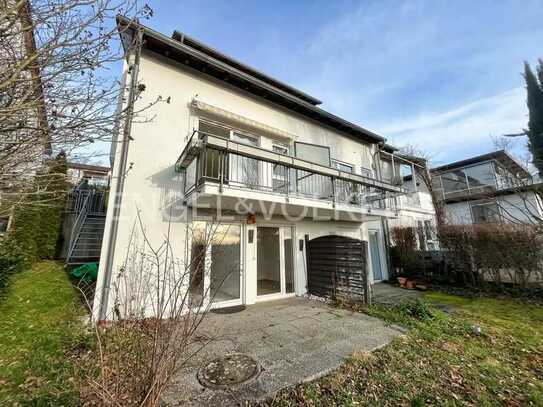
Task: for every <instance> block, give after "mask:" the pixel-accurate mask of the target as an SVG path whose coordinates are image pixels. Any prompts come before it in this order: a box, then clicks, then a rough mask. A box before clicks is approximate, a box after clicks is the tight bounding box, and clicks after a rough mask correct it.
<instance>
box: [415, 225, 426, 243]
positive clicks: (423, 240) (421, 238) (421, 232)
mask: <svg viewBox="0 0 543 407" xmlns="http://www.w3.org/2000/svg"><path fill="white" fill-rule="evenodd" d="M417 236H418V238H419V250H426V236H424V223H423V222H422V221H421V220H418V221H417Z"/></svg>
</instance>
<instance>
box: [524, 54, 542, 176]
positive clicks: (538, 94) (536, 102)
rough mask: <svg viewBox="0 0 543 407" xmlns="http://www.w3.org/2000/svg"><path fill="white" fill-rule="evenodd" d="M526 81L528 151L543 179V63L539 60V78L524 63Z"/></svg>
mask: <svg viewBox="0 0 543 407" xmlns="http://www.w3.org/2000/svg"><path fill="white" fill-rule="evenodd" d="M524 79H525V81H526V91H527V101H526V103H527V105H528V111H529V120H528V129H527V130H526V135H527V136H528V149H529V150H530V153H531V154H532V163H533V164H534V166H535V167H536V168H537V170H538V172H539V175H540V176H542V177H543V61H542V60H539V66H538V67H537V76H536V75H535V74H534V73H533V71H532V69H531V68H530V65H529V64H528V63H527V62H525V63H524Z"/></svg>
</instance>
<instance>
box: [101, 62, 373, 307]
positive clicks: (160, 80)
mask: <svg viewBox="0 0 543 407" xmlns="http://www.w3.org/2000/svg"><path fill="white" fill-rule="evenodd" d="M139 80H140V82H141V83H143V84H145V86H146V89H145V91H144V92H143V94H142V98H141V99H140V100H138V102H137V105H136V110H139V109H142V108H145V107H146V106H148V105H149V104H151V103H152V102H154V101H155V100H156V99H157V98H159V97H161V98H162V99H163V100H165V99H166V98H168V97H169V98H170V103H166V102H160V103H158V104H155V105H153V106H152V107H150V108H148V109H147V110H145V111H144V113H143V114H142V115H141V117H139V118H138V119H137V120H136V122H135V123H134V124H133V127H132V134H131V136H132V138H133V140H132V141H131V142H130V144H129V147H128V157H127V162H128V163H129V165H128V167H129V170H128V171H127V172H126V174H124V176H125V177H124V183H125V184H124V192H123V198H122V205H121V210H120V217H119V223H118V234H117V237H116V239H115V242H113V247H114V257H113V267H112V270H113V273H114V274H115V273H117V272H118V271H119V269H120V268H121V266H122V264H123V261H124V260H125V258H126V253H127V249H128V247H129V245H130V236H131V230H132V229H133V227H134V225H135V224H137V220H138V214H139V216H140V218H141V223H142V224H143V226H144V228H145V231H146V237H147V239H148V240H149V242H150V243H151V244H153V245H155V246H159V245H160V244H162V243H163V242H164V240H165V236H166V235H167V234H169V236H170V243H171V245H172V249H173V253H174V255H175V256H178V257H179V258H180V259H183V258H184V255H185V235H186V224H187V223H186V222H187V218H186V216H184V215H186V211H185V210H184V208H183V207H182V206H181V204H180V203H181V201H182V197H183V193H182V184H181V181H182V177H181V176H180V175H179V174H177V173H175V171H174V164H175V162H176V160H177V158H178V156H179V155H180V153H181V152H182V150H183V148H184V146H185V144H186V142H187V140H188V138H189V136H190V135H191V134H192V131H193V129H194V128H197V115H196V114H195V112H194V110H193V109H192V108H191V107H190V104H191V101H192V100H193V98H197V99H198V100H201V101H202V102H205V103H207V104H210V105H213V106H217V107H220V108H222V109H225V110H228V111H230V112H233V113H235V114H236V115H239V116H242V117H246V118H249V119H251V120H253V121H256V122H258V123H262V124H264V125H266V126H270V127H273V128H275V129H279V130H281V131H283V132H285V133H288V134H292V135H295V136H297V138H296V141H303V142H309V143H314V144H319V145H324V146H328V147H330V150H331V156H332V158H337V159H339V160H341V161H344V162H348V163H351V164H354V166H355V172H357V173H359V172H360V167H361V166H362V165H363V166H364V167H371V164H370V163H368V162H364V163H363V162H362V160H363V157H371V156H372V154H373V152H374V151H375V149H376V145H369V144H363V143H361V142H360V141H356V140H354V139H353V138H351V137H349V136H347V135H343V134H341V133H339V132H337V131H334V130H332V129H330V128H327V127H325V126H323V125H320V124H318V123H316V122H313V121H311V120H308V119H305V118H303V117H301V116H299V115H297V114H295V113H291V112H289V111H287V110H285V109H283V108H280V107H277V106H273V105H271V104H269V103H267V102H265V101H261V100H258V99H256V98H254V97H252V96H250V95H247V94H244V93H243V92H241V91H239V90H236V89H233V88H230V87H228V86H226V85H224V84H219V83H218V82H216V81H214V80H211V79H204V77H203V76H202V75H201V74H199V73H196V72H192V71H189V70H187V69H186V68H184V67H181V66H178V65H173V64H172V63H170V62H167V61H166V60H164V59H162V58H161V57H156V56H153V57H150V56H149V55H148V54H145V53H144V54H143V55H142V58H141V66H140V71H139ZM120 150H121V149H120V148H116V149H115V150H114V153H115V154H116V161H115V163H114V167H115V168H117V169H118V167H117V166H118V165H119V154H120ZM115 168H114V169H113V171H112V173H113V174H116V173H117V171H116V170H115ZM116 182H117V180H113V182H112V186H111V188H112V191H114V188H115V185H116ZM113 203H114V197H113V194H111V197H110V202H109V208H108V221H111V215H112V214H111V209H112V206H113ZM110 229H111V227H110V226H106V234H107V233H108V231H109V230H110ZM332 232H334V233H336V232H337V233H342V234H352V235H355V236H356V237H357V238H360V237H361V234H362V237H363V238H364V239H367V233H366V232H363V228H361V226H360V224H358V225H356V224H355V225H352V224H351V225H348V226H346V225H341V224H335V223H333V222H329V223H327V224H326V225H323V224H321V223H315V222H308V223H305V222H300V223H299V224H297V238H303V236H304V235H305V234H306V233H309V234H310V236H311V238H313V237H316V236H317V235H319V234H327V233H332ZM106 239H107V238H106ZM106 246H107V244H106V242H105V243H104V248H105V249H107V247H106ZM102 253H103V255H102V263H101V265H100V273H101V274H103V273H104V267H105V265H104V261H105V259H106V257H107V256H106V253H105V252H104V251H103V252H102ZM297 260H298V265H299V261H300V260H299V259H297ZM111 303H112V301H111V300H110V301H109V305H110V308H111Z"/></svg>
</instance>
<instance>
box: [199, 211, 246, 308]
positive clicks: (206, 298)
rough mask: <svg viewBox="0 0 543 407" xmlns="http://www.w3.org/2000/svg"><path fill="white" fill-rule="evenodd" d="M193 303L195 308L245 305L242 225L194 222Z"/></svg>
mask: <svg viewBox="0 0 543 407" xmlns="http://www.w3.org/2000/svg"><path fill="white" fill-rule="evenodd" d="M191 232H192V233H191V239H192V250H191V264H190V284H189V287H190V300H191V303H192V306H193V307H196V308H199V307H205V306H206V305H207V304H209V303H211V304H212V306H213V307H223V306H232V305H238V304H241V303H242V295H241V294H242V282H243V281H242V271H243V265H242V261H241V259H242V250H241V249H242V246H241V225H239V224H220V225H217V224H213V223H206V222H194V223H193V228H192V231H191Z"/></svg>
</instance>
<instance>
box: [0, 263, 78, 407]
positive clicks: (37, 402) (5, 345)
mask: <svg viewBox="0 0 543 407" xmlns="http://www.w3.org/2000/svg"><path fill="white" fill-rule="evenodd" d="M84 313H85V311H84V309H83V307H82V305H81V304H80V301H79V297H78V293H77V292H76V290H75V289H74V288H73V286H72V284H71V283H70V281H69V279H68V275H67V273H66V272H65V271H64V269H63V268H62V266H61V265H59V264H58V263H55V262H52V261H44V262H40V263H38V264H36V265H34V266H33V267H32V268H31V269H30V270H26V271H24V272H22V273H19V274H17V275H15V276H14V277H13V281H12V283H11V284H10V287H9V290H8V292H7V294H6V296H5V298H2V299H1V300H0V327H1V330H0V405H33V406H50V405H55V406H63V405H72V404H75V403H77V397H78V392H77V383H76V379H75V369H74V366H73V364H72V360H73V358H72V357H70V355H71V354H72V352H74V351H75V350H76V349H80V347H81V346H85V344H86V341H88V336H87V335H86V334H85V333H84V330H83V328H82V326H81V324H80V322H79V318H80V317H81V316H82V315H84Z"/></svg>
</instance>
